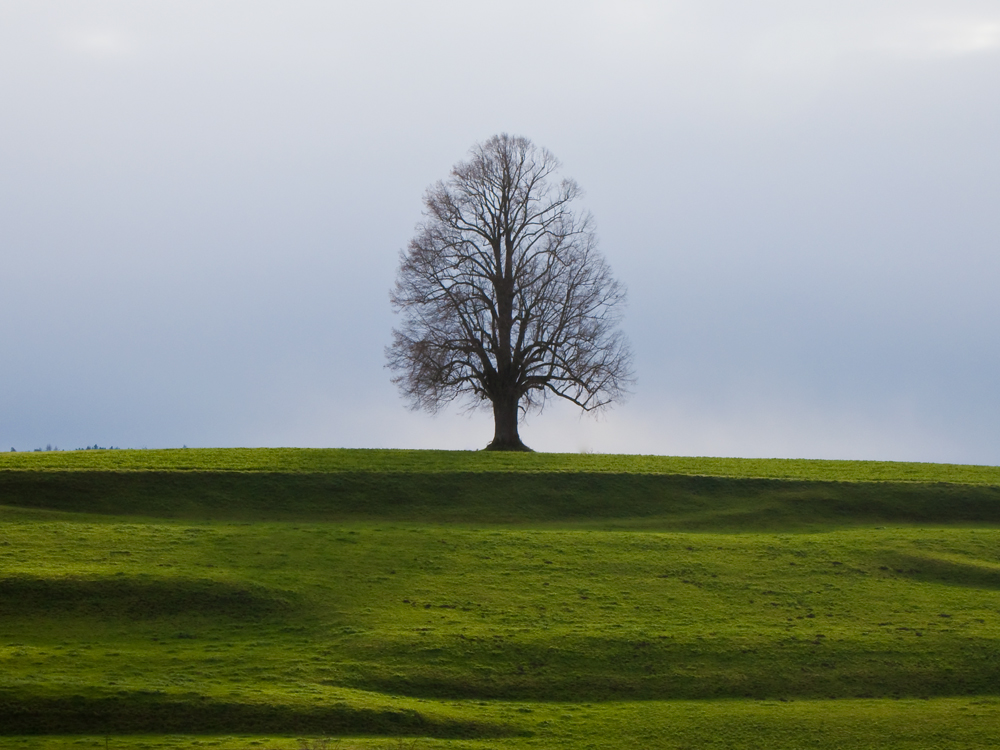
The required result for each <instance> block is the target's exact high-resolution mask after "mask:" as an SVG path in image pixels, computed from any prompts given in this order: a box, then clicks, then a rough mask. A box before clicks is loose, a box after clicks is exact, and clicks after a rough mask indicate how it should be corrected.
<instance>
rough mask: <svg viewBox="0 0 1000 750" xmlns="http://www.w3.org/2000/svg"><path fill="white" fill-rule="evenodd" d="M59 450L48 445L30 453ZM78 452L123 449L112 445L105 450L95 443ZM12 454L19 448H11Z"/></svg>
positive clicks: (54, 446) (79, 449) (57, 447)
mask: <svg viewBox="0 0 1000 750" xmlns="http://www.w3.org/2000/svg"><path fill="white" fill-rule="evenodd" d="M59 450H62V448H60V447H59V446H58V445H51V444H50V445H46V446H45V447H44V448H35V449H34V450H33V451H29V452H30V453H43V452H46V451H59ZM76 450H78V451H120V450H121V448H119V447H118V446H115V445H112V446H110V447H107V448H105V447H104V446H101V445H98V444H97V443H94V444H93V445H88V446H86V447H85V448H77V449H76ZM10 452H11V453H17V448H14V447H13V446H11V449H10Z"/></svg>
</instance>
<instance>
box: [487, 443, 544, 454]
mask: <svg viewBox="0 0 1000 750" xmlns="http://www.w3.org/2000/svg"><path fill="white" fill-rule="evenodd" d="M483 450H484V451H520V452H521V453H534V451H533V450H531V448H529V447H528V446H526V445H525V444H524V443H522V442H521V441H520V440H518V441H517V442H516V443H498V442H497V441H496V440H494V441H493V442H492V443H490V444H489V445H487V446H486V447H485V448H483Z"/></svg>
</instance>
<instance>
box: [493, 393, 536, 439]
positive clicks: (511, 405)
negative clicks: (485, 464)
mask: <svg viewBox="0 0 1000 750" xmlns="http://www.w3.org/2000/svg"><path fill="white" fill-rule="evenodd" d="M517 401H518V399H517V397H515V396H513V395H511V396H503V397H500V398H497V399H496V400H494V402H493V423H494V425H495V429H494V432H493V442H492V443H490V444H489V445H487V446H486V450H488V451H530V450H531V448H529V447H528V446H526V445H525V444H524V443H522V442H521V438H520V436H519V435H518V434H517Z"/></svg>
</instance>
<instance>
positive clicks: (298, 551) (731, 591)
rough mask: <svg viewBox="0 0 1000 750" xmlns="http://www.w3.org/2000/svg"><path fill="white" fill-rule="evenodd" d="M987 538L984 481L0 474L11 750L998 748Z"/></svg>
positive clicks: (477, 470)
mask: <svg viewBox="0 0 1000 750" xmlns="http://www.w3.org/2000/svg"><path fill="white" fill-rule="evenodd" d="M998 542H1000V470H998V469H997V468H994V467H964V466H951V465H937V464H898V463H895V464H893V463H876V462H824V461H781V460H775V461H760V460H747V461H738V460H731V459H679V458H678V459H674V458H663V457H641V456H590V455H586V456H572V455H545V454H515V455H509V454H493V453H459V452H455V453H449V452H421V451H305V450H270V449H262V450H258V451H254V450H239V449H234V450H219V451H215V450H212V451H208V450H206V451H198V450H180V451H83V452H67V453H33V454H2V455H0V665H2V669H0V746H2V747H7V746H9V747H24V748H31V749H32V750H33V749H34V748H41V747H60V746H65V747H80V746H84V747H85V746H88V745H94V746H97V745H100V746H103V745H105V736H106V735H111V736H113V737H114V739H113V740H111V743H112V744H114V746H115V747H181V746H183V747H188V746H191V745H192V744H196V743H201V744H206V745H208V744H211V745H213V746H218V747H221V748H229V747H233V748H235V747H257V746H260V747H275V748H277V747H288V748H291V747H297V746H298V745H297V743H296V742H295V741H294V738H295V737H297V736H302V737H305V736H322V735H336V736H343V737H350V738H351V739H349V740H345V741H344V742H345V743H347V745H346V746H348V747H351V746H357V747H396V746H397V745H398V744H399V743H401V742H403V743H408V742H414V743H416V744H415V745H414V747H427V748H437V747H442V748H443V747H449V748H488V747H490V748H515V747H538V748H547V747H552V748H570V747H573V748H576V747H581V746H583V747H586V746H590V747H621V746H622V745H626V744H635V743H642V746H649V747H727V748H730V747H764V746H767V747H774V748H783V747H788V748H791V747H820V748H824V747H830V748H833V747H836V748H845V747H898V748H902V747H927V746H934V747H955V748H958V747H963V748H964V747H976V746H982V747H987V746H990V743H992V742H993V741H994V739H995V737H996V735H997V732H998V731H1000V695H998V692H1000V649H998V645H1000V607H998V606H997V592H998V590H1000V544H998ZM401 738H411V739H406V740H404V739H401ZM928 738H932V739H933V742H930V741H929V739H928ZM60 743H62V744H60ZM95 743H96V744H95ZM311 744H315V742H312V743H311ZM317 746H318V745H317ZM404 746H406V745H405V744H404Z"/></svg>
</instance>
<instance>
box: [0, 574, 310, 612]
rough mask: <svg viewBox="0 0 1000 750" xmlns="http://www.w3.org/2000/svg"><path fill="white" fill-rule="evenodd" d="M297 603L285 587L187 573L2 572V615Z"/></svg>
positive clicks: (262, 608)
mask: <svg viewBox="0 0 1000 750" xmlns="http://www.w3.org/2000/svg"><path fill="white" fill-rule="evenodd" d="M291 609H292V603H291V601H290V600H289V598H288V596H287V595H284V592H281V593H276V592H273V591H271V590H269V589H266V588H264V587H261V586H251V585H246V584H233V583H225V582H221V581H211V580H201V579H187V578H153V577H149V576H134V577H133V576H129V577H113V578H77V577H69V576H68V577H61V578H42V577H35V576H11V577H7V578H0V617H5V616H6V617H10V616H34V615H59V614H72V615H74V616H87V615H92V616H116V617H127V618H129V619H132V620H137V619H146V618H155V617H165V616H170V615H179V614H191V613H198V614H204V615H211V616H213V617H224V618H227V619H228V618H233V619H240V620H253V619H257V618H260V617H265V616H268V615H273V614H279V613H282V612H286V611H289V610H291Z"/></svg>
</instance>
